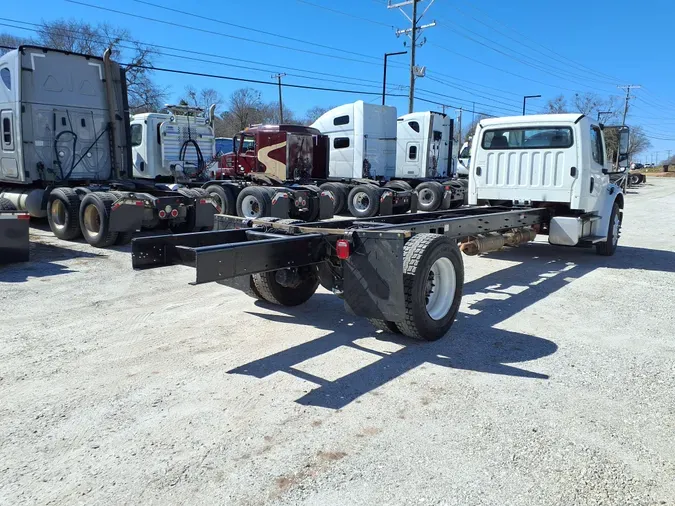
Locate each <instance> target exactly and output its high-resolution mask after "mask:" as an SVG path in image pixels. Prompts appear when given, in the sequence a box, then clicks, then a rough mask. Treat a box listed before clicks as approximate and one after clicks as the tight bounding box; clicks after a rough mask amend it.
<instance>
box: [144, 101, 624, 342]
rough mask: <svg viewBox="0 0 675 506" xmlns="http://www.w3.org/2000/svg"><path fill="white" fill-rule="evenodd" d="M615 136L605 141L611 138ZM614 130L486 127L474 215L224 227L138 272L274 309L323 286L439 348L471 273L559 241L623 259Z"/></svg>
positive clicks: (479, 142) (238, 222)
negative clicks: (491, 257) (216, 289)
mask: <svg viewBox="0 0 675 506" xmlns="http://www.w3.org/2000/svg"><path fill="white" fill-rule="evenodd" d="M603 128H604V130H603ZM609 128H610V127H603V126H602V125H600V124H599V123H597V122H595V121H593V120H592V119H591V118H588V117H586V116H584V115H581V114H562V115H544V116H522V117H513V118H495V119H486V120H482V121H481V122H480V123H479V125H478V126H477V128H476V133H475V135H474V138H473V139H474V141H473V146H472V150H473V151H472V156H471V169H470V174H469V200H470V202H471V204H472V205H471V206H469V207H462V208H459V209H450V210H443V211H435V212H429V213H416V214H412V213H410V214H404V215H398V216H396V215H394V216H392V215H389V216H376V217H368V218H365V219H341V220H334V221H323V222H320V223H298V222H293V223H288V222H284V221H283V220H281V221H274V220H268V219H258V218H252V219H242V218H235V217H231V216H216V226H215V228H216V229H217V231H214V232H205V233H203V234H186V235H178V236H172V237H168V238H167V237H148V238H140V239H137V240H135V241H134V243H133V246H132V262H133V266H134V268H136V269H148V268H156V267H162V266H166V265H173V264H182V265H186V266H189V267H192V268H194V269H195V270H196V283H208V282H218V283H221V284H225V285H228V286H231V287H234V288H237V289H239V290H242V291H244V292H245V293H247V294H248V295H250V296H251V297H255V298H257V299H261V300H265V301H267V302H268V303H271V304H277V305H283V306H295V305H299V304H302V303H304V302H305V301H307V300H308V299H309V298H310V297H311V296H312V295H313V294H314V292H315V291H316V289H317V287H318V285H319V284H321V285H322V286H323V287H324V288H325V289H327V290H329V291H332V292H333V293H335V294H337V295H339V296H340V297H341V298H342V299H343V300H344V303H345V308H346V309H347V310H348V311H350V312H351V313H353V314H355V315H358V316H362V317H365V318H368V319H369V320H370V322H371V323H372V324H373V326H374V327H375V328H377V329H380V330H383V331H385V332H392V333H400V334H404V335H406V336H408V337H411V338H413V339H418V340H425V341H433V340H436V339H440V338H442V337H443V336H444V335H446V334H447V333H448V331H449V330H450V327H451V326H452V324H453V322H454V321H455V319H456V316H457V312H458V310H459V307H460V304H461V299H462V287H463V283H464V263H463V261H462V255H461V253H460V252H464V253H465V254H468V255H476V254H479V253H482V252H486V251H491V250H497V249H500V248H502V247H504V246H509V247H515V246H518V245H520V244H525V243H527V242H529V241H532V240H534V239H535V237H536V236H537V234H546V235H548V239H549V242H550V243H551V244H554V245H561V246H579V247H585V246H586V247H592V246H595V248H596V252H597V253H598V254H600V255H613V254H614V253H615V251H616V249H617V243H618V240H619V233H620V227H621V219H622V209H623V205H624V195H623V193H621V188H619V187H618V186H616V185H615V184H613V183H611V182H610V180H609V177H610V175H611V171H612V170H613V169H612V166H613V164H612V163H611V162H610V161H609V160H610V159H617V160H618V162H619V166H622V164H623V165H627V163H628V160H627V158H628V156H627V147H628V129H627V128H625V127H615V128H619V129H620V131H619V132H616V134H617V135H616V136H613V137H615V138H616V139H620V142H618V146H617V149H616V150H614V151H615V152H616V153H617V155H616V157H615V155H614V152H612V154H611V155H610V153H608V151H609V150H608V149H607V147H606V143H605V133H607V131H608V130H609Z"/></svg>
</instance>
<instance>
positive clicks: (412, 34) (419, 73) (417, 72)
mask: <svg viewBox="0 0 675 506" xmlns="http://www.w3.org/2000/svg"><path fill="white" fill-rule="evenodd" d="M422 1H424V0H404V1H403V2H399V3H396V4H392V3H391V0H389V3H388V5H387V8H388V9H399V10H400V11H401V13H402V14H403V15H404V16H405V17H406V18H407V19H408V21H410V23H411V27H410V28H406V29H404V30H396V36H397V37H400V36H401V35H407V36H408V37H409V38H410V42H411V48H410V91H409V94H408V113H411V112H413V108H414V105H415V78H417V77H424V73H425V71H426V69H425V68H424V67H417V66H416V65H415V51H416V49H417V48H418V47H421V46H422V45H423V44H424V43H425V42H426V38H425V39H424V40H422V42H421V43H418V35H419V34H420V33H421V32H422V30H424V29H425V28H431V27H434V26H436V22H435V21H433V22H431V23H429V24H426V25H420V24H419V22H420V21H421V20H422V18H423V17H424V15H425V14H426V13H427V11H428V10H429V7H431V6H432V5H433V4H434V1H435V0H429V5H427V8H426V9H424V12H422V14H421V15H420V16H418V15H417V4H418V3H421V2H422ZM406 5H412V17H411V16H408V14H406V12H405V11H404V10H403V9H402V7H405V6H406Z"/></svg>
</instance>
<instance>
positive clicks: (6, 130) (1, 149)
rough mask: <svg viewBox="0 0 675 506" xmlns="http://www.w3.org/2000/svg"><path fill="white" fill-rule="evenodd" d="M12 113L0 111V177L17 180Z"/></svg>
mask: <svg viewBox="0 0 675 506" xmlns="http://www.w3.org/2000/svg"><path fill="white" fill-rule="evenodd" d="M15 132H16V129H15V128H14V112H13V111H11V110H8V109H5V110H3V111H0V177H2V178H8V179H10V178H11V179H19V169H18V166H17V160H16V149H15V146H16V140H15Z"/></svg>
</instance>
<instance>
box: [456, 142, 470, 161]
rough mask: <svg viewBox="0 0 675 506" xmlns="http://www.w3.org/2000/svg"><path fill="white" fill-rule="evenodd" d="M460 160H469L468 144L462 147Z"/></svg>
mask: <svg viewBox="0 0 675 506" xmlns="http://www.w3.org/2000/svg"><path fill="white" fill-rule="evenodd" d="M459 157H460V158H471V146H469V145H468V144H467V145H466V146H464V148H463V149H462V152H461V153H460V154H459Z"/></svg>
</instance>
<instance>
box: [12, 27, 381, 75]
mask: <svg viewBox="0 0 675 506" xmlns="http://www.w3.org/2000/svg"><path fill="white" fill-rule="evenodd" d="M0 20H4V21H11V22H13V23H22V24H26V25H32V26H35V27H38V28H27V27H23V26H15V25H11V24H7V23H0V26H6V27H9V28H15V29H19V30H27V31H31V32H36V33H49V32H48V31H47V30H45V29H44V28H41V27H42V26H43V25H41V24H39V23H30V22H27V21H19V20H14V19H9V18H0ZM59 31H65V32H69V33H73V34H82V32H81V31H79V30H70V29H67V28H59ZM73 38H75V39H76V40H82V41H88V40H90V39H88V38H85V37H73ZM117 40H119V41H121V42H129V43H132V44H140V45H143V46H148V47H153V48H159V49H162V50H166V49H168V50H171V51H180V52H182V53H188V54H196V55H201V56H209V57H213V58H220V59H223V60H234V61H239V62H245V63H249V64H251V63H253V64H257V65H267V66H270V67H271V68H273V69H282V70H295V71H298V72H307V73H310V72H311V73H313V74H318V75H325V76H330V77H337V78H340V79H343V80H344V79H348V80H351V81H361V82H365V83H374V84H377V85H379V82H380V81H376V80H374V79H363V78H359V77H350V76H345V75H340V74H331V73H328V72H319V71H315V70H309V69H302V68H297V67H287V66H283V67H281V66H278V65H275V64H271V63H266V62H258V61H254V60H250V59H242V58H234V57H230V56H227V57H225V56H221V55H218V54H214V53H205V52H202V51H194V50H190V49H183V48H177V47H171V46H164V45H160V44H154V43H150V42H145V41H141V40H138V39H125V38H117ZM99 42H101V43H108V42H109V41H108V40H105V39H104V38H103V37H101V38H100V39H99ZM117 47H120V48H123V49H129V50H135V49H137V48H132V47H129V46H123V45H121V44H118V45H117ZM158 55H159V56H160V57H161V56H172V57H176V58H184V57H183V56H182V55H172V54H170V53H166V52H159V51H158ZM191 59H192V60H193V61H201V62H204V63H214V64H219V65H225V66H230V67H238V68H243V69H250V70H255V71H259V72H266V73H267V72H270V69H256V68H254V67H251V66H250V65H247V66H243V65H242V66H240V65H234V64H228V63H223V62H214V61H212V60H200V59H198V58H191ZM288 75H289V76H294V77H302V78H305V79H313V80H322V81H328V82H343V81H332V80H330V79H321V78H316V77H311V76H304V75H299V74H291V73H289V74H288Z"/></svg>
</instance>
